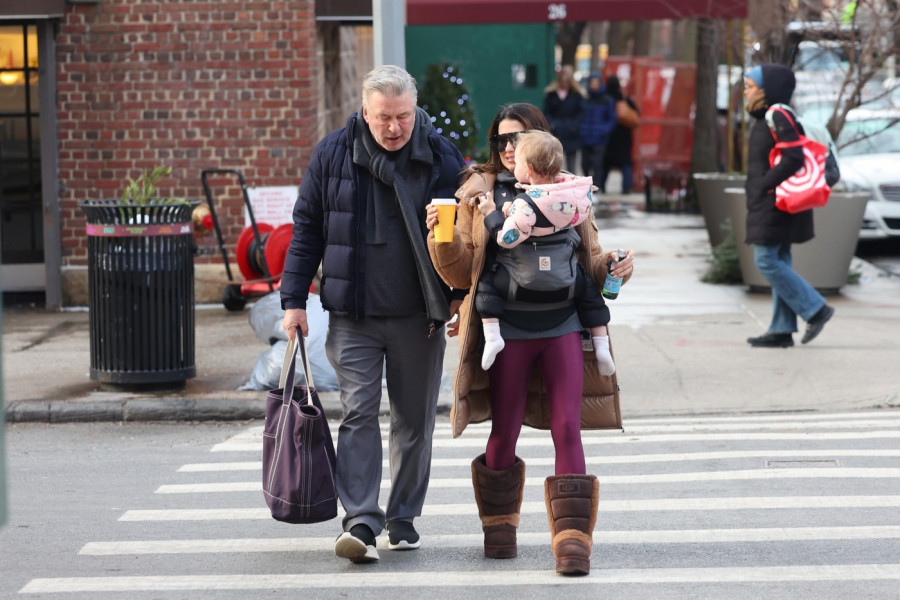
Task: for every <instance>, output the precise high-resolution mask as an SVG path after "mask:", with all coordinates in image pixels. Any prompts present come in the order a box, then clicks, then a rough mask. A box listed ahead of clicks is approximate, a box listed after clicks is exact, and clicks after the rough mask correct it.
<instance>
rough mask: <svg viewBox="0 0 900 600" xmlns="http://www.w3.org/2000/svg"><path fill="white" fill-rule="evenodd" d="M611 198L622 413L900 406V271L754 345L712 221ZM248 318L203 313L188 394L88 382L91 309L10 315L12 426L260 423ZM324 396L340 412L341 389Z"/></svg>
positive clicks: (452, 358)
mask: <svg viewBox="0 0 900 600" xmlns="http://www.w3.org/2000/svg"><path fill="white" fill-rule="evenodd" d="M605 199H607V200H609V201H610V207H611V216H610V218H604V219H599V220H598V223H599V225H600V228H601V234H600V239H601V242H602V244H603V246H604V248H607V249H610V248H616V247H624V248H631V249H633V250H634V251H635V255H636V259H635V276H634V279H633V280H632V281H631V282H629V284H628V285H626V286H625V287H624V288H623V290H622V293H621V294H620V296H619V298H618V299H616V300H614V301H611V302H609V306H610V310H611V313H612V321H611V333H612V340H613V346H614V353H615V357H616V364H617V367H618V372H619V385H620V388H621V407H622V412H623V416H624V418H625V419H627V418H629V417H637V416H663V415H666V416H668V415H696V414H738V413H757V412H773V411H817V410H828V411H834V410H842V409H862V408H889V407H898V406H900V277H896V276H893V277H891V276H889V275H887V274H885V273H883V272H881V271H879V270H878V269H876V268H875V267H872V266H871V265H869V264H868V263H865V262H862V261H858V260H854V264H853V266H852V267H851V268H852V269H854V270H858V271H861V273H862V276H861V278H860V279H861V281H860V283H859V284H858V285H847V286H845V287H844V288H843V289H842V290H841V294H840V295H837V296H832V297H830V298H829V299H828V301H829V303H830V304H831V305H832V306H834V307H835V308H836V309H837V313H836V315H835V317H834V319H832V321H831V322H829V324H828V326H827V327H826V328H825V330H824V331H823V333H822V334H821V335H820V336H819V338H817V339H816V340H815V341H814V342H812V343H811V344H809V345H808V346H801V345H799V339H800V336H799V335H798V336H795V340H796V341H797V343H798V345H797V346H796V347H794V348H789V349H762V348H750V347H749V346H748V345H747V343H746V341H745V340H746V338H747V337H748V336H752V335H758V334H760V333H762V332H764V331H765V329H766V326H767V324H768V321H769V318H770V317H771V310H772V309H771V298H770V296H768V295H766V294H750V293H748V292H747V291H746V288H745V287H744V286H742V285H734V286H725V285H710V284H705V283H701V282H700V276H701V275H702V274H703V273H704V272H706V270H707V269H708V266H709V264H708V260H709V255H710V254H709V243H708V240H707V236H706V231H705V229H704V227H703V220H702V217H700V216H699V215H667V214H657V213H652V214H648V213H645V212H643V211H642V210H640V209H641V208H642V200H641V199H640V197H635V196H629V197H622V198H617V197H606V198H605ZM248 313H249V309H245V310H244V311H243V312H241V313H230V312H228V311H226V310H225V309H224V308H223V307H221V306H219V305H217V306H200V307H198V308H197V311H196V317H197V325H196V336H197V341H196V361H195V362H196V366H197V376H196V377H195V378H193V379H190V380H188V381H187V382H186V385H185V387H184V388H183V389H181V390H173V391H160V392H135V391H125V390H119V389H103V388H101V386H100V385H99V384H97V383H96V382H93V381H91V380H90V379H89V367H90V359H89V352H88V348H89V326H88V315H87V312H85V311H83V310H80V311H79V310H74V311H64V312H59V313H49V312H43V311H39V310H27V309H5V310H4V314H3V373H4V377H3V384H4V399H5V403H6V418H7V421H9V422H11V423H15V422H54V423H61V422H77V421H98V420H112V421H148V420H179V421H181V420H185V421H190V420H241V419H257V418H261V417H262V416H263V414H264V399H265V393H264V392H251V391H238V390H237V388H238V387H239V386H241V385H242V384H244V383H245V382H246V381H247V380H248V379H249V377H250V373H251V372H252V370H253V367H254V365H255V363H256V360H257V358H258V357H259V355H260V354H261V353H262V352H263V351H265V350H266V346H265V344H264V343H262V342H260V341H259V340H258V339H257V338H256V336H255V334H254V332H253V330H252V329H251V327H250V324H249V322H248ZM799 326H800V328H801V332H802V330H803V328H804V327H805V325H804V324H803V323H802V322H801V323H800V324H799ZM457 350H458V346H457V344H456V340H455V339H451V340H450V341H449V343H448V346H447V355H446V359H445V385H444V386H443V391H442V394H441V398H440V406H439V411H440V412H442V413H446V412H448V411H449V407H450V404H451V402H452V390H451V385H450V382H451V381H452V377H453V373H454V369H455V366H456V358H457ZM321 395H322V400H323V404H324V405H325V408H326V412H327V413H328V414H329V416H330V417H331V418H338V417H339V416H340V402H339V400H338V396H337V393H336V392H325V393H322V394H321ZM382 408H383V409H384V410H386V408H387V403H386V401H385V402H383V403H382Z"/></svg>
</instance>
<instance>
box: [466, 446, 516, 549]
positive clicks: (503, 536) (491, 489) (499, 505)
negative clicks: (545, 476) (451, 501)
mask: <svg viewBox="0 0 900 600" xmlns="http://www.w3.org/2000/svg"><path fill="white" fill-rule="evenodd" d="M472 486H473V487H474V488H475V503H476V504H477V505H478V516H479V517H481V529H482V531H484V555H485V557H487V558H515V557H516V554H517V549H516V528H517V527H518V526H519V512H520V510H521V508H522V494H523V493H524V491H525V463H524V462H523V461H522V459H521V458H519V457H516V462H515V463H513V466H511V467H510V468H508V469H503V470H502V471H494V470H493V469H489V468H488V467H487V465H486V464H485V463H484V454H482V455H481V456H478V457H476V458H475V460H473V461H472Z"/></svg>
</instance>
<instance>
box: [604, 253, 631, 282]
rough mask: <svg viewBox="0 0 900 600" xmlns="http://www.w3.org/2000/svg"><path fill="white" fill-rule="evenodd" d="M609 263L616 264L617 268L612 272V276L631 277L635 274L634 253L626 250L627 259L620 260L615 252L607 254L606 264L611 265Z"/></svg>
mask: <svg viewBox="0 0 900 600" xmlns="http://www.w3.org/2000/svg"><path fill="white" fill-rule="evenodd" d="M609 261H614V262H615V267H614V268H613V270H612V274H613V275H614V276H616V277H630V276H631V274H632V273H633V272H634V251H633V250H626V251H625V258H623V259H622V260H619V255H618V253H617V252H616V251H615V250H613V251H612V252H607V253H606V262H607V264H609Z"/></svg>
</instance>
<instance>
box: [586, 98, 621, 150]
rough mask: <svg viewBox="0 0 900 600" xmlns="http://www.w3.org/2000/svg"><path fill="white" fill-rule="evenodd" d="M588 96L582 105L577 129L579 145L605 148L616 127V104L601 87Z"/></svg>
mask: <svg viewBox="0 0 900 600" xmlns="http://www.w3.org/2000/svg"><path fill="white" fill-rule="evenodd" d="M588 94H589V96H588V99H587V100H585V101H584V103H583V110H582V116H581V127H580V128H579V134H580V137H581V145H582V146H597V145H599V144H603V145H604V146H605V145H606V144H608V143H609V134H610V133H612V130H613V129H615V127H616V103H615V102H614V101H613V99H612V96H610V95H609V94H607V93H606V88H603V87H601V88H600V89H599V90H597V91H596V92H588Z"/></svg>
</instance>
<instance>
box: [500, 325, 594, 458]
mask: <svg viewBox="0 0 900 600" xmlns="http://www.w3.org/2000/svg"><path fill="white" fill-rule="evenodd" d="M582 352H583V350H582V348H581V335H580V334H579V333H578V332H575V333H570V334H567V335H563V336H560V337H553V338H540V339H533V340H506V346H505V347H504V348H503V350H501V351H500V354H498V355H497V358H496V360H494V364H493V365H492V366H491V368H490V371H489V375H490V378H491V411H492V417H491V419H492V424H491V435H490V437H489V438H488V443H487V450H486V451H485V463H486V464H487V467H488V468H489V469H494V470H497V471H499V470H503V469H508V468H509V467H511V466H512V465H513V463H514V462H515V455H516V442H517V441H518V439H519V432H520V431H521V430H522V416H523V415H524V413H525V395H526V393H527V390H528V379H529V374H530V373H531V368H532V366H533V365H534V364H535V363H537V365H538V368H539V369H540V370H541V375H542V377H543V379H544V386H545V387H546V389H547V396H548V398H549V400H550V434H551V435H552V437H553V446H554V447H555V448H556V475H567V474H574V475H584V474H585V466H584V447H583V446H582V445H581V394H582V388H583V385H584V371H583V368H584V357H583V356H582Z"/></svg>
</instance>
